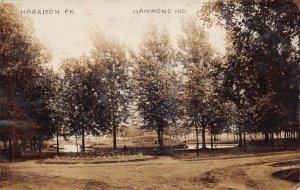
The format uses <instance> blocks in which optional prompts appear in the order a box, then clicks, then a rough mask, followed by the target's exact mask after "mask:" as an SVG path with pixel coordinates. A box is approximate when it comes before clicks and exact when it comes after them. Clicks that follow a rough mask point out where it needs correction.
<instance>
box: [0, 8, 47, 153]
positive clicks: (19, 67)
mask: <svg viewBox="0 0 300 190" xmlns="http://www.w3.org/2000/svg"><path fill="white" fill-rule="evenodd" d="M0 11H1V14H0V20H1V21H0V24H1V29H0V44H1V45H0V93H1V98H0V102H1V107H2V106H3V107H6V108H7V109H6V111H5V113H4V112H1V116H0V118H1V120H10V121H11V123H14V124H13V125H11V131H10V132H8V133H10V134H9V135H8V136H10V139H9V142H10V144H12V149H13V151H12V153H13V154H14V149H15V148H14V146H16V143H17V141H16V139H15V132H16V131H18V130H21V131H22V132H25V131H26V134H30V135H27V136H26V134H23V135H22V137H21V138H22V143H23V141H24V139H23V137H25V136H26V138H36V137H37V136H39V138H40V139H43V138H48V137H49V133H48V131H47V130H46V128H47V126H46V125H45V120H46V118H45V117H42V118H40V117H39V116H40V115H34V114H31V113H33V112H39V111H38V110H41V109H40V107H41V106H42V105H41V103H42V100H45V98H46V97H47V92H45V91H44V90H45V89H49V90H50V88H47V86H44V84H45V83H44V82H46V81H48V79H47V76H43V74H45V73H46V72H45V70H46V69H45V68H44V64H45V63H47V62H48V61H49V60H50V54H49V53H48V51H47V49H46V48H44V47H43V46H42V44H40V42H39V41H38V40H36V38H35V37H34V30H33V27H32V25H31V24H30V22H29V20H28V19H27V18H25V17H23V16H22V15H21V12H20V10H19V9H18V8H16V7H15V6H14V5H13V4H10V3H4V4H3V3H2V4H0ZM46 85H48V84H46ZM40 90H42V91H40ZM5 104H8V105H5ZM37 104H40V107H38V106H36V105H37ZM1 110H2V109H1ZM39 113H41V112H39ZM9 115H10V116H9ZM19 116H20V117H19ZM46 133H48V135H46ZM50 136H51V135H50ZM13 154H12V155H13Z"/></svg>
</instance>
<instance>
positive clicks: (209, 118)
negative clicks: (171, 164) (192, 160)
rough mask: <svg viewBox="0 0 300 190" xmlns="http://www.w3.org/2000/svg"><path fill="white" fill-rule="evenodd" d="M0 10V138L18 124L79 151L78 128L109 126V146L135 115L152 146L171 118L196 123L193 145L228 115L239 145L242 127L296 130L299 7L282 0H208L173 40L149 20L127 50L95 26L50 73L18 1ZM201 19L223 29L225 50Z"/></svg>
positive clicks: (225, 123) (227, 125) (92, 130)
mask: <svg viewBox="0 0 300 190" xmlns="http://www.w3.org/2000/svg"><path fill="white" fill-rule="evenodd" d="M1 9H3V10H4V11H1V17H5V19H2V18H1V21H0V22H3V23H1V24H2V25H3V26H4V27H2V28H1V76H0V77H1V89H0V92H1V110H2V111H1V112H0V114H1V121H2V126H6V128H7V130H1V140H3V141H7V140H8V141H9V142H11V141H12V142H14V139H13V136H14V129H15V127H16V126H18V128H19V129H20V130H24V129H28V133H27V134H31V135H29V137H28V138H30V139H34V141H36V140H38V141H40V142H42V140H45V139H49V138H53V136H54V135H56V136H57V141H58V137H59V136H64V137H66V138H67V137H68V136H71V135H74V136H80V137H81V139H82V151H85V136H86V135H88V134H92V135H103V134H107V133H112V134H113V148H117V144H116V136H117V131H118V130H120V129H122V128H126V126H127V124H128V123H134V122H135V123H136V124H138V125H140V126H141V128H143V129H147V130H155V131H156V132H157V139H158V146H159V147H160V148H161V149H162V148H163V134H164V131H165V130H166V129H169V128H172V127H189V128H195V130H196V135H197V147H198V143H199V142H198V133H199V131H201V134H202V147H203V148H205V147H206V145H205V142H206V141H205V134H206V133H207V132H208V133H210V134H211V138H212V137H213V134H221V133H223V132H229V131H230V130H231V126H232V125H233V124H234V125H236V126H237V127H238V134H239V145H240V146H242V145H243V144H244V145H245V141H244V143H243V141H242V139H243V135H244V139H245V135H246V133H257V132H262V133H264V134H265V137H266V139H269V138H270V136H269V135H271V138H272V134H273V133H278V132H282V131H284V132H285V133H287V132H299V62H300V61H299V59H300V53H299V51H300V47H299V36H300V34H299V31H300V30H299V26H300V25H299V24H300V17H299V15H300V14H299V9H298V8H297V7H296V5H295V4H294V3H293V2H291V1H286V2H283V1H282V2H275V1H268V2H256V1H253V2H248V1H247V2H233V3H232V2H230V1H228V2H227V1H222V2H221V1H220V2H207V3H206V4H205V5H204V6H203V8H202V10H201V14H199V16H200V17H201V18H200V19H199V18H197V19H190V20H188V21H185V22H184V23H183V24H182V33H181V35H180V36H179V38H178V40H177V46H174V45H173V44H172V43H171V40H170V37H169V35H168V33H167V32H166V31H159V30H158V29H157V28H156V27H154V26H151V27H150V29H149V30H148V31H147V32H146V33H145V35H144V39H143V40H142V42H141V44H140V46H139V48H138V49H137V50H136V51H134V50H131V49H126V48H125V47H124V46H123V45H122V44H120V43H119V42H117V41H116V40H114V39H111V38H107V37H106V36H105V35H104V34H103V33H102V32H100V31H99V30H98V29H97V30H96V31H95V32H94V34H93V35H91V41H92V44H93V48H92V50H91V54H90V55H82V56H81V57H78V58H69V59H65V60H63V61H62V64H61V65H62V67H61V69H62V72H61V73H59V74H58V73H55V72H53V71H51V70H49V69H46V68H45V67H44V66H43V64H44V63H46V62H47V61H48V60H49V54H48V53H47V51H46V50H45V49H44V48H43V47H42V46H41V44H39V43H38V42H37V41H36V40H35V39H34V37H33V36H32V33H31V32H29V31H30V30H28V26H30V25H29V24H28V23H27V22H24V18H23V17H22V16H21V15H19V13H18V11H17V9H16V8H15V7H14V6H12V5H9V4H5V5H2V4H1ZM3 13H4V14H3ZM16 18H17V19H16ZM200 20H202V21H204V23H205V24H206V25H208V26H210V25H213V24H220V25H222V26H223V27H224V28H225V29H226V30H227V54H226V55H225V56H224V57H220V56H218V55H217V54H218V52H216V51H215V50H214V49H213V48H212V47H211V46H210V43H209V42H208V34H207V32H206V31H205V30H204V27H203V25H202V23H201V22H200ZM200 23H201V24H200ZM12 34H13V35H12ZM23 51H24V52H23ZM17 78H18V80H17ZM2 79H3V80H2ZM2 81H3V82H2ZM21 115H22V117H21ZM17 117H18V118H17ZM4 121H5V122H6V124H3V122H4ZM10 121H18V122H17V123H16V122H15V123H12V122H11V123H9V122H10ZM20 121H24V122H23V123H26V124H27V126H28V123H31V124H30V126H31V127H27V128H26V127H25V125H24V124H21V122H20ZM0 125H1V123H0ZM7 126H12V127H7ZM7 134H10V135H7ZM211 142H212V139H211ZM13 144H14V143H13ZM57 150H59V147H58V149H57Z"/></svg>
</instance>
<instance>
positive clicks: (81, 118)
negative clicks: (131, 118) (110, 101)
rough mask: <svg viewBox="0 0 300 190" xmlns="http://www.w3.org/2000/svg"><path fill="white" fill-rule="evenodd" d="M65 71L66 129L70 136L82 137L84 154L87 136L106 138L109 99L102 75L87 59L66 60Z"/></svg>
mask: <svg viewBox="0 0 300 190" xmlns="http://www.w3.org/2000/svg"><path fill="white" fill-rule="evenodd" d="M62 68H63V69H64V75H65V76H64V79H63V88H64V92H63V96H64V97H63V101H64V102H65V108H64V109H65V110H66V111H65V112H66V115H67V118H66V120H65V125H66V127H67V130H68V133H69V134H70V135H75V136H81V140H82V149H81V150H82V152H85V136H86V135H87V134H92V135H99V134H106V133H107V129H108V123H107V120H106V118H107V114H108V112H107V110H106V108H107V106H106V104H107V99H106V96H105V88H104V85H103V82H102V78H101V77H102V73H101V70H99V69H96V67H95V66H94V65H92V63H91V61H90V58H89V57H87V56H84V55H83V56H81V57H80V58H69V59H66V60H64V61H63V65H62Z"/></svg>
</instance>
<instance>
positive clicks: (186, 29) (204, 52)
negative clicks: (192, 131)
mask: <svg viewBox="0 0 300 190" xmlns="http://www.w3.org/2000/svg"><path fill="white" fill-rule="evenodd" d="M182 30H183V34H182V36H181V37H180V38H179V41H178V45H179V48H180V50H181V56H180V57H181V60H182V63H183V64H184V68H185V76H186V84H185V95H186V96H185V97H186V98H185V99H186V100H185V107H186V113H187V115H188V116H189V118H190V122H192V123H193V124H194V126H195V128H196V135H197V149H198V147H199V145H198V127H199V125H201V127H202V148H203V149H205V148H206V143H205V133H206V126H207V124H208V123H209V121H211V122H210V123H212V126H213V125H214V122H213V121H214V117H215V116H214V117H213V115H212V114H213V112H215V111H216V110H215V109H214V108H215V107H216V105H218V104H219V105H220V101H219V100H220V98H219V92H218V91H219V89H220V85H221V84H222V83H221V80H222V64H221V62H220V61H219V60H218V59H217V57H214V53H215V52H214V50H213V49H212V47H211V46H210V44H209V42H208V34H207V32H206V31H205V30H204V28H202V27H201V26H200V24H199V22H197V21H196V20H195V19H191V20H188V21H186V22H185V23H183V25H182ZM197 153H198V154H199V152H197Z"/></svg>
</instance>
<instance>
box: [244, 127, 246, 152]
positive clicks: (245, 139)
mask: <svg viewBox="0 0 300 190" xmlns="http://www.w3.org/2000/svg"><path fill="white" fill-rule="evenodd" d="M243 133H244V146H243V147H244V152H246V129H245V125H244V130H243Z"/></svg>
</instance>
